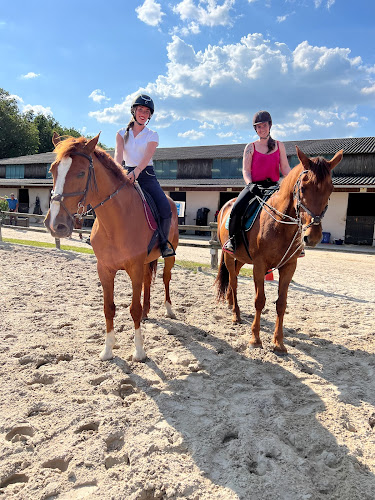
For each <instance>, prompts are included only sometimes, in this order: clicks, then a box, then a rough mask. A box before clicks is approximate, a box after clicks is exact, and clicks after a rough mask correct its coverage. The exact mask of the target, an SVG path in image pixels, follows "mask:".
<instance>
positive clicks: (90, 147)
mask: <svg viewBox="0 0 375 500" xmlns="http://www.w3.org/2000/svg"><path fill="white" fill-rule="evenodd" d="M100 133H101V132H99V134H98V135H96V136H95V137H93V138H92V139H90V140H89V142H88V143H87V144H86V146H85V148H84V149H85V152H86V153H87V154H89V155H90V154H91V153H92V152H93V151H94V149H95V147H96V145H97V144H98V141H99V136H100Z"/></svg>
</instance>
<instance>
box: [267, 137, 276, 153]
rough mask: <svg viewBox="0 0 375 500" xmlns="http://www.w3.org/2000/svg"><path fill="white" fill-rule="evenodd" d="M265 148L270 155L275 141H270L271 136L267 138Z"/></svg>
mask: <svg viewBox="0 0 375 500" xmlns="http://www.w3.org/2000/svg"><path fill="white" fill-rule="evenodd" d="M267 146H268V151H267V153H270V152H271V151H272V150H273V148H274V147H275V146H276V141H275V139H272V137H271V136H269V138H268V141H267Z"/></svg>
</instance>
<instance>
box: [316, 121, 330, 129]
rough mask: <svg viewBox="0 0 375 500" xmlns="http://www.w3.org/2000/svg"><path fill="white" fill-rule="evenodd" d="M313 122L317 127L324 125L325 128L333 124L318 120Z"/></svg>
mask: <svg viewBox="0 0 375 500" xmlns="http://www.w3.org/2000/svg"><path fill="white" fill-rule="evenodd" d="M313 123H314V125H316V126H317V127H326V128H329V127H333V125H334V124H333V122H320V121H319V120H314V121H313Z"/></svg>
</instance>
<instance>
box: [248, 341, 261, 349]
mask: <svg viewBox="0 0 375 500" xmlns="http://www.w3.org/2000/svg"><path fill="white" fill-rule="evenodd" d="M249 349H263V344H262V342H249Z"/></svg>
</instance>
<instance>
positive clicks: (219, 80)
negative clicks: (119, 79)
mask: <svg viewBox="0 0 375 500" xmlns="http://www.w3.org/2000/svg"><path fill="white" fill-rule="evenodd" d="M167 56H168V63H167V66H166V70H165V71H164V72H163V73H161V74H159V75H158V76H157V77H156V78H155V80H154V81H150V82H149V83H148V84H147V85H146V86H145V88H142V89H139V92H141V91H142V92H146V93H147V94H149V95H151V96H152V97H153V99H154V102H155V115H154V117H153V119H152V120H153V121H152V123H154V124H155V126H156V127H158V128H162V127H168V126H172V125H174V124H175V123H176V122H178V121H179V122H182V121H184V120H189V121H190V122H189V124H188V125H187V127H186V128H189V130H188V132H187V133H185V134H187V135H180V137H184V138H186V137H189V135H192V136H194V137H196V132H195V130H193V131H191V130H190V128H191V129H193V128H194V129H195V128H196V129H198V128H199V129H200V130H208V129H209V128H212V127H216V128H218V130H220V133H223V134H227V133H228V132H233V133H234V134H237V133H238V131H244V133H246V134H247V135H248V134H249V133H252V128H251V120H252V116H253V114H254V112H255V111H257V110H258V109H268V110H269V111H270V112H271V114H272V116H273V122H274V127H273V129H272V130H273V133H274V135H275V136H276V134H277V135H278V136H279V137H280V138H281V137H289V138H290V137H301V136H303V134H305V137H307V138H308V134H309V133H310V132H311V131H312V130H313V128H314V127H319V128H320V129H323V128H324V130H330V131H331V130H332V131H334V134H335V135H336V136H340V135H341V134H345V133H346V131H347V126H346V124H347V123H348V122H355V121H358V123H359V124H362V123H363V120H362V118H361V119H360V120H358V117H357V114H356V113H357V110H358V106H366V105H373V104H374V94H375V85H372V83H369V75H370V73H369V69H368V68H366V67H364V66H363V65H361V60H360V58H358V57H351V53H350V50H349V49H347V48H341V47H328V48H327V47H319V46H313V45H310V44H309V43H308V42H307V41H304V42H302V43H300V44H299V45H298V46H297V47H295V48H289V47H288V46H287V45H286V44H284V43H280V42H275V41H273V40H269V39H267V38H266V37H264V36H263V35H262V34H260V33H252V34H248V35H247V36H244V37H243V38H241V40H240V41H239V42H237V43H229V44H225V43H222V44H220V45H208V46H207V47H206V48H204V49H202V50H195V48H194V46H193V45H192V44H189V43H186V42H185V41H184V40H183V39H181V38H180V37H178V36H176V35H173V36H172V39H171V41H170V43H169V44H168V46H167ZM265 82H266V83H265ZM361 89H362V90H361ZM131 98H132V96H127V97H126V99H125V101H124V102H122V103H120V104H115V105H113V106H111V107H107V108H104V109H102V110H100V111H97V112H92V113H90V116H92V117H94V118H96V119H97V120H98V121H100V122H107V123H125V122H126V123H127V120H128V119H129V117H130V113H129V109H130V102H131ZM178 130H179V131H180V130H181V128H179V129H178ZM176 133H177V129H176ZM241 133H242V132H241ZM276 137H277V136H276ZM198 138H199V137H198Z"/></svg>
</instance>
